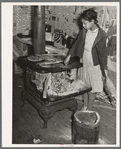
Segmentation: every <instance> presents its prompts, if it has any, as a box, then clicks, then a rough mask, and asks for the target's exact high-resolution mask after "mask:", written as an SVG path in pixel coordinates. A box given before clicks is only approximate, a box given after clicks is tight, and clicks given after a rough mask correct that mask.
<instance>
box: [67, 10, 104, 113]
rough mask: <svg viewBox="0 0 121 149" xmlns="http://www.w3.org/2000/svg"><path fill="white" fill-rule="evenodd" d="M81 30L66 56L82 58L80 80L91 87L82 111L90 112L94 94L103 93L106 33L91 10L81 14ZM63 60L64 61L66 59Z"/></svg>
mask: <svg viewBox="0 0 121 149" xmlns="http://www.w3.org/2000/svg"><path fill="white" fill-rule="evenodd" d="M81 22H82V23H83V29H82V30H81V31H80V33H79V35H78V38H77V40H76V42H75V43H74V45H73V46H72V48H71V50H70V51H69V52H68V56H69V57H70V56H71V57H74V56H78V57H80V59H81V58H82V62H83V68H82V77H81V79H82V80H83V82H85V83H86V84H87V85H89V86H91V87H92V90H91V92H89V93H85V94H84V95H83V97H84V107H83V109H82V110H92V108H93V103H94V99H95V94H96V93H98V92H103V79H102V78H105V77H106V75H105V70H106V69H107V54H106V33H105V32H104V31H103V30H102V29H101V28H100V27H99V25H98V24H97V22H98V21H97V12H95V11H94V10H93V9H88V10H85V11H84V12H83V13H82V14H81ZM68 56H67V58H66V59H65V61H66V60H67V59H68Z"/></svg>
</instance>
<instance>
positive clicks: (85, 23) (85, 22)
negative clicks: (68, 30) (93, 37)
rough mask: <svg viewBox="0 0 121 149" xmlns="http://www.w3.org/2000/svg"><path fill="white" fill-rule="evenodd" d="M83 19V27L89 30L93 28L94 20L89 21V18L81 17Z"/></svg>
mask: <svg viewBox="0 0 121 149" xmlns="http://www.w3.org/2000/svg"><path fill="white" fill-rule="evenodd" d="M81 21H82V24H83V27H84V28H85V29H87V30H91V28H92V27H93V25H94V20H92V21H88V20H85V19H81Z"/></svg>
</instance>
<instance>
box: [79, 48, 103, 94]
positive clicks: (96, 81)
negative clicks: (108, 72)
mask: <svg viewBox="0 0 121 149" xmlns="http://www.w3.org/2000/svg"><path fill="white" fill-rule="evenodd" d="M80 77H81V80H82V81H83V82H85V83H86V84H87V85H89V86H90V87H92V90H91V92H92V93H95V92H102V91H103V81H102V72H101V69H100V65H96V66H94V64H93V60H92V54H91V52H90V51H87V50H84V55H83V67H82V68H81V73H80Z"/></svg>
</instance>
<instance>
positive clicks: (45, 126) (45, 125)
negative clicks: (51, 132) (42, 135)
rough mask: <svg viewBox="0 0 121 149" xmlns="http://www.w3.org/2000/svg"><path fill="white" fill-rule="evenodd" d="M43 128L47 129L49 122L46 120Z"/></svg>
mask: <svg viewBox="0 0 121 149" xmlns="http://www.w3.org/2000/svg"><path fill="white" fill-rule="evenodd" d="M43 128H47V120H44V125H43Z"/></svg>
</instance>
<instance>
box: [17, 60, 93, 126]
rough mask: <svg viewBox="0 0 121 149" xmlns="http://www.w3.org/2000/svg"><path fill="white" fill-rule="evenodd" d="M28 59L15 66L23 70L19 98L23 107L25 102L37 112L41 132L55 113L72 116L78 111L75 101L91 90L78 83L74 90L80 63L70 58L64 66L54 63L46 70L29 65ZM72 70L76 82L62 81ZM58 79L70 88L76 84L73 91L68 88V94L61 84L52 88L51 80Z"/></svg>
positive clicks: (72, 88) (33, 64) (36, 65)
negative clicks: (41, 123) (40, 123)
mask: <svg viewBox="0 0 121 149" xmlns="http://www.w3.org/2000/svg"><path fill="white" fill-rule="evenodd" d="M27 58H28V57H19V58H18V63H19V65H20V66H21V67H22V68H23V79H24V90H23V92H22V94H21V96H22V100H23V105H24V104H25V103H26V101H28V102H29V103H30V104H31V105H32V106H33V107H34V108H35V109H36V110H37V111H38V114H39V116H40V117H41V118H42V119H43V121H44V128H47V121H48V120H49V119H50V118H51V117H53V116H54V114H55V113H56V112H57V111H60V110H64V109H69V110H71V111H73V114H74V113H75V111H76V109H77V101H76V99H75V97H76V96H78V95H81V94H83V93H85V92H89V91H90V90H91V88H90V87H89V86H87V85H86V84H84V83H83V82H82V81H81V80H80V81H81V82H80V83H81V84H82V85H80V86H79V87H77V90H76V89H75V90H74V86H76V84H78V82H79V80H77V77H78V75H77V74H78V73H77V72H78V69H79V68H81V67H82V63H80V62H79V61H78V60H77V59H76V58H72V59H71V60H70V63H69V64H68V65H67V66H65V65H64V64H63V63H57V64H54V65H51V67H50V68H48V67H41V65H39V64H40V63H39V62H31V61H29V60H28V59H27ZM73 70H74V71H75V72H76V75H74V77H75V78H74V77H73V79H70V78H69V80H68V78H64V77H65V76H66V75H67V76H69V74H71V72H73ZM58 75H62V76H61V77H62V79H63V80H64V79H66V81H69V84H73V83H72V82H74V83H75V80H76V81H77V82H76V83H75V84H73V87H72V86H71V87H70V88H71V90H69V86H68V85H67V86H66V87H65V88H64V89H63V88H62V84H61V85H60V86H59V85H57V84H56V86H55V87H54V85H53V87H52V83H53V82H54V83H56V81H55V80H53V78H56V80H57V79H59V78H60V77H58ZM69 77H70V76H69ZM71 81H72V82H71ZM64 83H65V80H64ZM65 84H67V83H65ZM59 87H60V88H59ZM54 89H55V92H54ZM64 90H65V92H64ZM57 92H58V93H57Z"/></svg>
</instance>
